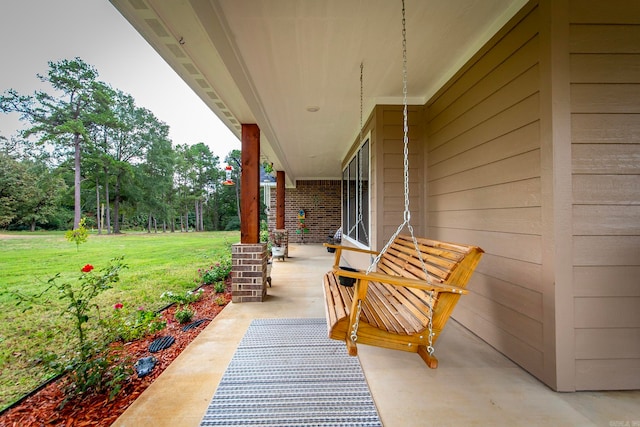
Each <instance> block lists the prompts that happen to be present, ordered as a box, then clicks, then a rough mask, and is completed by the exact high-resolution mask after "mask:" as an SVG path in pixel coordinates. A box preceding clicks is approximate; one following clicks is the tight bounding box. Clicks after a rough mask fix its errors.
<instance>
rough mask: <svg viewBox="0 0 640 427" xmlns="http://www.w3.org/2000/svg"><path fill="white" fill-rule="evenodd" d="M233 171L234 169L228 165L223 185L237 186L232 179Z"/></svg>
mask: <svg viewBox="0 0 640 427" xmlns="http://www.w3.org/2000/svg"><path fill="white" fill-rule="evenodd" d="M232 171H233V168H232V167H231V165H227V166H226V167H225V168H224V173H225V177H226V179H225V180H224V181H222V185H234V184H235V183H234V182H233V180H232V179H231V172H232Z"/></svg>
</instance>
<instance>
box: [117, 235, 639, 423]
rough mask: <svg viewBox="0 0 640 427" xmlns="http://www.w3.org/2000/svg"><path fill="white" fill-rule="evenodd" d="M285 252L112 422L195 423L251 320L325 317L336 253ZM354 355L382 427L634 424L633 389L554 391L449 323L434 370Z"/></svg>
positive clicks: (382, 353) (293, 248)
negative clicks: (259, 290) (245, 298)
mask: <svg viewBox="0 0 640 427" xmlns="http://www.w3.org/2000/svg"><path fill="white" fill-rule="evenodd" d="M289 255H290V258H288V259H287V260H286V261H284V262H282V261H274V265H273V269H272V273H271V276H272V279H273V286H272V287H271V288H269V289H268V297H267V299H266V301H265V302H263V303H243V304H230V305H229V306H227V307H226V308H225V309H224V310H223V311H222V313H221V314H220V315H218V316H217V317H216V318H215V319H214V320H213V321H212V322H211V323H210V324H209V325H208V326H207V328H206V329H205V330H204V331H203V332H202V333H201V334H200V335H199V336H198V337H197V338H196V339H195V340H194V341H193V342H192V343H191V345H190V346H189V347H187V348H186V349H185V350H184V351H183V353H182V354H181V355H180V356H179V357H178V358H177V359H176V360H175V361H174V362H173V363H172V364H171V366H170V367H169V368H167V369H166V371H165V372H164V373H163V374H162V375H160V377H158V379H157V380H156V381H155V382H154V383H153V384H152V385H151V386H150V387H149V388H148V389H147V390H146V391H145V392H144V393H143V394H142V395H141V396H140V397H139V398H138V399H137V400H136V401H135V402H134V404H133V405H132V406H131V407H130V408H129V409H128V410H127V411H126V412H125V413H124V414H123V415H122V416H121V417H120V418H119V419H118V420H117V421H116V423H114V424H113V425H114V426H128V427H134V426H135V427H138V426H143V425H148V426H154V427H157V426H172V427H173V426H180V427H186V426H198V425H199V423H200V420H201V419H202V416H203V414H204V413H205V410H206V408H207V405H208V404H209V401H210V400H211V398H212V396H213V394H214V393H215V390H216V387H217V385H218V383H219V381H220V379H221V378H222V375H223V374H224V371H225V369H226V367H227V365H228V363H229V361H230V360H231V358H232V356H233V354H234V352H235V350H236V347H237V345H238V343H239V342H240V340H241V339H242V337H243V336H244V334H245V331H246V330H247V328H248V326H249V324H250V323H251V321H252V320H253V319H255V318H297V317H310V318H312V317H324V316H325V313H324V302H323V300H324V296H323V293H322V286H321V280H322V276H323V274H324V273H325V272H326V271H327V270H328V269H329V268H330V267H331V265H332V261H333V254H329V253H327V251H326V250H325V248H324V247H322V246H321V245H290V247H289ZM358 350H359V358H360V361H361V364H362V367H363V370H364V372H365V375H366V377H367V381H368V383H369V386H370V388H371V392H372V394H373V397H374V399H375V403H376V405H377V407H378V411H379V413H380V417H381V419H382V422H383V423H384V425H385V426H387V427H396V426H398V427H400V426H402V427H406V426H460V425H465V426H467V425H478V426H487V425H492V426H496V425H497V426H502V425H504V426H558V425H563V426H629V427H632V426H640V391H631V392H581V393H556V392H553V391H552V390H550V389H549V388H548V387H547V386H546V385H544V384H542V383H541V382H539V381H538V380H537V379H535V378H534V377H532V376H530V375H529V374H528V373H527V372H525V371H524V370H522V369H520V368H519V367H518V366H517V365H515V364H514V363H513V362H511V361H510V360H509V359H507V358H505V357H504V356H502V355H501V354H500V353H498V352H497V351H495V350H494V349H493V348H492V347H490V346H489V345H487V344H486V343H484V342H483V341H482V340H480V339H479V338H477V337H476V336H475V335H473V334H471V333H470V332H469V331H467V330H466V329H465V328H463V327H462V326H460V325H459V324H458V323H456V322H455V321H453V320H450V321H449V322H448V324H447V327H446V328H445V330H444V331H443V333H442V335H441V336H440V338H439V341H438V344H437V346H436V354H437V356H438V359H439V361H440V365H439V367H438V369H436V370H431V369H429V368H427V366H426V365H425V364H424V362H423V361H422V359H421V358H420V357H419V356H418V355H416V354H414V353H404V352H400V351H393V350H386V349H380V348H375V347H370V346H365V345H361V346H359V347H358Z"/></svg>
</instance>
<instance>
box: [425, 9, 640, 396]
mask: <svg viewBox="0 0 640 427" xmlns="http://www.w3.org/2000/svg"><path fill="white" fill-rule="evenodd" d="M639 16H640V3H638V2H628V1H624V0H617V1H612V2H600V1H597V0H588V1H583V0H553V1H551V0H540V1H539V2H538V1H531V2H530V3H529V4H528V5H527V6H526V7H525V8H523V10H522V11H521V12H520V13H519V14H518V15H517V16H516V17H515V18H514V19H513V20H512V21H511V22H510V24H508V25H507V26H505V28H504V29H503V30H502V31H501V32H500V33H499V34H497V35H496V36H495V37H494V38H493V39H492V40H491V41H490V42H489V43H488V44H487V45H486V46H485V47H484V48H483V49H482V50H481V51H480V52H478V54H476V55H475V57H474V58H473V59H472V60H471V61H470V62H469V63H468V64H467V65H465V66H464V67H463V68H462V69H461V70H460V71H459V72H458V73H457V75H456V76H455V77H454V78H453V79H452V80H451V81H450V82H449V83H448V84H447V85H445V86H444V87H443V88H442V89H441V90H440V91H439V92H438V93H437V94H436V96H434V97H433V98H432V99H431V100H430V101H429V103H428V104H427V109H426V113H425V122H426V145H425V147H426V154H425V169H426V175H427V178H426V179H427V183H428V200H427V205H426V206H427V212H426V213H425V214H424V215H425V216H426V218H427V221H428V233H427V234H428V235H429V236H430V237H433V238H437V239H441V240H448V241H453V242H462V243H473V244H477V245H479V246H481V247H482V248H483V249H484V250H485V251H486V254H485V256H484V258H483V260H482V262H481V263H480V265H479V266H478V269H477V271H476V274H475V275H474V277H473V278H472V280H471V282H470V285H469V287H470V289H471V290H472V291H473V292H472V293H471V294H470V295H468V296H466V297H465V298H462V299H461V300H460V303H459V304H458V307H457V308H456V310H455V312H454V317H455V318H456V319H457V320H459V321H460V322H462V323H463V324H464V325H465V326H466V327H468V328H469V329H471V330H472V331H473V332H474V333H476V334H478V335H479V336H481V337H482V338H483V339H485V340H486V341H487V342H489V343H490V344H491V345H493V346H494V347H496V348H497V349H498V350H500V351H501V352H503V353H504V354H505V355H506V356H508V357H509V358H511V359H512V360H514V361H515V362H517V363H518V364H520V365H521V366H522V367H523V368H525V369H527V370H528V371H529V372H531V373H532V374H533V375H535V376H536V377H538V378H539V379H541V380H542V381H544V382H545V383H546V384H548V385H549V386H550V387H552V388H554V389H556V390H560V391H573V390H594V389H599V390H604V389H637V388H640V310H638V307H640V281H639V280H638V277H640V133H639V132H638V128H639V126H640V101H639V100H640V19H639V18H638V17H639Z"/></svg>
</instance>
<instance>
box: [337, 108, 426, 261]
mask: <svg viewBox="0 0 640 427" xmlns="http://www.w3.org/2000/svg"><path fill="white" fill-rule="evenodd" d="M423 118H424V107H422V106H409V108H408V123H409V195H410V198H409V207H410V210H411V225H412V226H413V228H414V231H415V233H416V235H424V215H423V212H424V210H423V209H422V207H423V206H424V204H425V191H426V189H425V185H424V169H423V167H422V166H423V163H424V161H423V145H424V144H423V138H424V136H423ZM369 132H370V133H371V139H370V174H371V175H370V188H369V190H370V198H371V199H370V212H369V215H370V221H369V222H370V225H371V235H370V240H371V242H370V248H372V249H374V250H380V249H382V247H383V246H384V244H385V243H386V242H387V241H388V240H389V238H390V237H391V236H392V235H393V234H394V233H395V232H396V230H397V228H398V226H400V225H401V224H402V223H403V221H404V174H403V171H404V161H403V159H404V142H403V137H404V131H403V107H402V106H398V105H378V106H376V107H375V109H374V110H373V112H372V113H371V116H370V117H369V119H368V120H367V122H366V124H365V125H364V129H363V134H367V133H369ZM359 142H360V141H359V140H357V141H354V143H353V146H352V150H351V151H350V154H349V155H348V156H347V157H346V158H345V162H344V164H343V167H344V166H346V164H347V162H348V161H349V160H350V158H351V156H352V155H353V151H354V150H355V149H357V147H358V146H359ZM404 233H408V230H407V229H406V228H405V230H404ZM343 244H346V245H349V244H350V243H349V242H348V241H344V242H343ZM343 257H344V259H345V261H346V263H347V264H348V265H352V266H358V267H360V268H366V267H368V266H369V265H370V264H371V262H372V258H371V256H369V255H363V254H357V253H346V254H344V255H343Z"/></svg>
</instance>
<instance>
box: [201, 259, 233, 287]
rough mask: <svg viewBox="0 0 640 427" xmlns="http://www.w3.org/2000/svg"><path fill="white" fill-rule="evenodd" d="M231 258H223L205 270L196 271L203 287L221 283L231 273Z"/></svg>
mask: <svg viewBox="0 0 640 427" xmlns="http://www.w3.org/2000/svg"><path fill="white" fill-rule="evenodd" d="M231 266H232V263H231V258H228V257H227V258H224V259H222V260H220V262H217V263H215V264H214V265H212V266H210V267H209V268H207V269H205V270H198V273H199V274H200V281H201V282H202V283H203V284H205V285H211V284H213V283H216V282H219V281H223V280H224V279H226V278H227V277H228V276H229V274H230V273H231Z"/></svg>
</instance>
